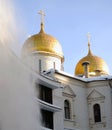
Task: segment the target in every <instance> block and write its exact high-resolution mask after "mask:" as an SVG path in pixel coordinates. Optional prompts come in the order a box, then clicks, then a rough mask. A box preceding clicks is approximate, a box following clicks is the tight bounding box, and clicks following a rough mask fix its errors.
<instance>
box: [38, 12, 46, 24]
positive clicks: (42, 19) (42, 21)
mask: <svg viewBox="0 0 112 130" xmlns="http://www.w3.org/2000/svg"><path fill="white" fill-rule="evenodd" d="M38 14H40V16H41V23H44V16H45V13H44V11H43V10H40V11H39V12H38Z"/></svg>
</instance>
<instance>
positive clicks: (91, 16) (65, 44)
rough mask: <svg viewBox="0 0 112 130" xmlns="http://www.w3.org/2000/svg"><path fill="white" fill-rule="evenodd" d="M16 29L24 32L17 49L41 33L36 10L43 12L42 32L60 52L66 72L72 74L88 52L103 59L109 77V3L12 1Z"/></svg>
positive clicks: (97, 0) (111, 30)
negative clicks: (58, 44)
mask: <svg viewBox="0 0 112 130" xmlns="http://www.w3.org/2000/svg"><path fill="white" fill-rule="evenodd" d="M14 6H15V13H16V19H17V20H18V24H19V25H18V26H19V27H21V28H24V31H23V32H22V34H21V38H20V45H21V46H22V45H23V42H24V41H25V40H26V39H27V37H28V36H29V35H33V34H35V33H38V32H39V30H40V16H39V15H38V11H39V10H44V12H45V14H46V16H45V32H46V33H48V34H50V35H52V36H54V37H55V38H56V39H58V41H59V42H60V44H61V45H62V48H63V53H64V56H65V62H64V68H65V72H67V73H70V74H72V75H73V74H74V69H75V66H76V64H77V62H78V61H79V60H80V59H81V58H82V57H84V56H85V55H87V52H88V46H87V43H88V42H87V33H88V32H90V33H91V50H92V52H93V54H94V55H97V56H99V57H101V58H103V59H104V60H105V61H106V63H107V64H108V66H109V70H110V74H112V51H111V50H112V0H32V1H31V0H14Z"/></svg>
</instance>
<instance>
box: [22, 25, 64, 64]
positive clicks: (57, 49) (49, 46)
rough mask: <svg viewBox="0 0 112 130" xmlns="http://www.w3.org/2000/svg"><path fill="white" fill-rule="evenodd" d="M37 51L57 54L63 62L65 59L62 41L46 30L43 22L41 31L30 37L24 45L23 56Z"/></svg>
mask: <svg viewBox="0 0 112 130" xmlns="http://www.w3.org/2000/svg"><path fill="white" fill-rule="evenodd" d="M35 52H38V53H42V54H46V55H52V56H57V57H59V58H61V61H62V62H63V61H64V56H63V52H62V48H61V45H60V43H59V42H58V40H57V39H56V38H54V37H53V36H51V35H49V34H46V33H45V32H44V24H43V23H41V29H40V32H39V33H38V34H35V35H32V36H31V37H29V38H28V39H27V40H26V41H25V43H24V45H23V50H22V53H23V56H26V55H27V54H30V53H35Z"/></svg>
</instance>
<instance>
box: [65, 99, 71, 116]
mask: <svg viewBox="0 0 112 130" xmlns="http://www.w3.org/2000/svg"><path fill="white" fill-rule="evenodd" d="M64 111H65V119H70V103H69V101H67V100H65V101H64Z"/></svg>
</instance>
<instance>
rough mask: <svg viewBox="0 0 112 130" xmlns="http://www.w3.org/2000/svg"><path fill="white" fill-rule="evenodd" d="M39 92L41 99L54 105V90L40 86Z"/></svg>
mask: <svg viewBox="0 0 112 130" xmlns="http://www.w3.org/2000/svg"><path fill="white" fill-rule="evenodd" d="M39 91H40V93H39V98H40V99H41V100H43V101H45V102H48V103H51V104H52V89H51V88H48V87H45V86H43V85H39Z"/></svg>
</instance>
